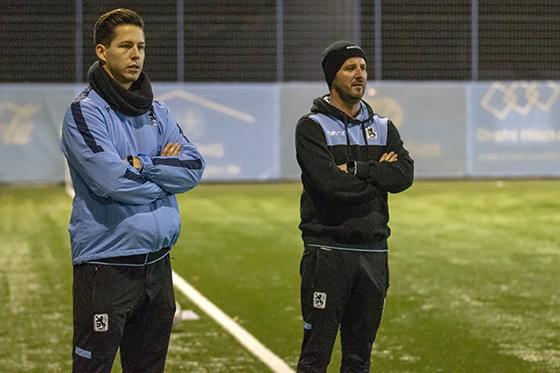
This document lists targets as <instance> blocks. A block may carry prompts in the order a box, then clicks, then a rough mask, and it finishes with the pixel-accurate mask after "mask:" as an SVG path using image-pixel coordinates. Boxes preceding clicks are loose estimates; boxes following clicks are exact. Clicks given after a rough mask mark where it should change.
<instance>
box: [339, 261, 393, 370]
mask: <svg viewBox="0 0 560 373" xmlns="http://www.w3.org/2000/svg"><path fill="white" fill-rule="evenodd" d="M357 259H358V260H357V263H356V265H357V266H358V268H359V272H358V273H357V274H356V278H355V283H354V288H353V289H352V294H351V296H350V298H351V300H350V301H349V303H348V308H347V309H346V310H345V313H344V316H343V319H342V322H341V328H340V331H341V344H342V364H341V368H340V372H341V373H365V372H369V370H370V361H371V349H372V346H373V341H374V340H375V336H376V334H377V330H378V329H379V325H380V323H381V316H382V313H383V307H384V304H385V297H386V294H387V287H388V284H389V277H388V276H389V273H388V266H387V253H360V254H359V256H358V257H357Z"/></svg>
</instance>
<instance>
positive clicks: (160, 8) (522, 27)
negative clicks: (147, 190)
mask: <svg viewBox="0 0 560 373" xmlns="http://www.w3.org/2000/svg"><path fill="white" fill-rule="evenodd" d="M1 5H2V12H0V58H1V60H2V63H1V64H0V82H76V81H77V82H80V81H83V80H85V77H86V76H87V75H86V74H87V70H88V68H89V66H90V65H91V63H92V62H94V61H95V55H94V46H93V41H92V30H93V25H94V23H95V20H96V19H97V17H98V16H99V15H101V14H102V13H104V12H106V11H108V10H110V9H112V8H114V6H115V2H114V1H111V0H96V1H93V0H76V1H74V2H68V1H63V0H49V1H30V0H27V1H23V0H2V1H1ZM119 6H120V7H128V8H131V9H134V10H136V11H137V12H139V13H140V14H141V15H142V16H143V18H144V21H145V24H146V27H145V31H146V41H147V47H148V49H147V57H146V65H145V66H146V70H147V72H148V74H149V75H150V77H151V78H152V80H154V81H164V82H165V81H169V82H172V81H187V82H213V81H219V82H273V81H314V80H321V79H322V72H321V69H320V59H321V52H322V50H323V49H324V48H325V47H326V46H327V45H329V44H330V43H332V42H334V41H336V40H340V39H346V40H353V41H356V42H358V43H361V44H362V46H363V47H364V49H365V50H366V52H367V53H368V57H369V58H368V62H369V66H370V78H376V79H384V80H470V79H481V80H510V79H511V80H513V79H538V80H547V79H558V78H559V75H560V70H559V69H557V68H556V65H557V64H558V62H557V61H558V60H559V57H560V37H558V36H559V35H560V3H558V1H556V0H535V1H531V2H526V1H521V0H512V1H508V2H503V1H499V0H487V1H483V2H482V1H481V2H480V3H479V1H478V0H472V1H469V0H449V1H445V2H434V1H428V0H417V1H412V0H392V1H381V0H361V1H360V0H332V1H328V2H327V1H321V0H308V1H295V0H276V1H275V0H255V1H251V2H247V1H244V0H227V1H215V0H209V1H208V0H207V1H202V0H192V1H185V0H178V1H168V0H167V1H166V0H163V1H158V2H154V1H152V0H135V1H120V2H119ZM473 10H474V11H473ZM374 72H375V74H374Z"/></svg>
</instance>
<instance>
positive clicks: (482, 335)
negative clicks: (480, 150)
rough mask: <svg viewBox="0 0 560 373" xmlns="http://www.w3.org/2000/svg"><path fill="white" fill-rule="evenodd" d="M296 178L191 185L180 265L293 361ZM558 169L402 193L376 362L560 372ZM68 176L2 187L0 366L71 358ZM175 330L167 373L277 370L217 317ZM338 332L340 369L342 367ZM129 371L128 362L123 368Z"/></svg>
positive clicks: (395, 212) (408, 367) (385, 366)
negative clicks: (545, 174) (55, 182)
mask: <svg viewBox="0 0 560 373" xmlns="http://www.w3.org/2000/svg"><path fill="white" fill-rule="evenodd" d="M300 190H301V187H300V185H299V184H298V183H293V184H254V185H240V184H234V185H201V186H199V187H198V188H197V189H195V190H194V191H192V192H189V193H187V194H186V195H182V196H181V197H180V204H181V209H182V214H183V231H182V235H181V239H180V241H179V243H178V244H177V246H176V247H175V248H174V249H173V252H172V257H173V266H174V269H175V271H176V272H178V273H179V274H180V275H182V276H183V277H184V278H185V279H186V280H187V281H189V282H190V283H191V284H192V285H194V286H195V287H196V288H197V289H198V290H200V291H201V292H202V293H203V294H204V295H205V296H207V297H208V298H209V299H210V300H212V301H213V302H214V303H215V304H216V305H217V306H219V307H220V308H222V310H224V311H225V312H226V313H228V314H229V315H230V316H232V317H234V318H235V319H236V320H237V321H238V322H239V323H240V324H241V325H242V326H243V327H245V328H246V329H247V330H248V331H249V332H251V333H252V334H253V335H254V336H255V337H257V338H258V339H259V340H260V341H261V342H263V344H265V345H266V346H267V347H269V348H270V349H271V350H272V351H273V352H275V353H276V354H277V355H278V356H280V357H281V358H283V359H284V360H285V361H286V362H287V363H288V364H290V365H292V366H295V363H296V361H297V357H298V353H299V346H300V340H301V334H302V325H301V317H300V312H299V295H298V291H299V290H298V288H299V274H298V268H299V259H300V255H301V251H302V244H301V240H300V237H299V231H298V230H297V223H298V213H299V192H300ZM559 196H560V181H558V180H556V181H505V182H495V181H480V182H451V181H446V182H417V183H415V185H414V186H413V187H412V189H410V190H408V191H406V192H404V193H401V194H400V195H394V196H391V197H390V204H391V223H390V225H391V228H392V230H393V236H392V238H391V240H390V252H391V254H390V265H391V287H390V290H389V298H388V301H387V306H386V310H385V314H384V318H383V322H382V325H381V328H380V330H379V333H378V338H377V340H376V343H375V345H374V351H373V358H372V360H373V366H372V371H373V372H556V371H560V291H558V285H557V284H558V280H559V277H560V276H559V275H560V213H559V211H560V199H559V198H558V197H559ZM69 213H70V199H69V198H68V197H67V196H66V195H65V194H64V189H63V188H62V187H40V188H39V187H37V188H14V187H0V317H1V321H2V322H0V367H1V368H0V370H1V371H5V372H67V371H70V359H71V322H72V320H71V265H70V248H69V240H68V234H67V230H66V226H67V223H68V218H69ZM177 297H178V300H179V302H180V303H181V306H182V307H183V308H184V309H185V308H187V309H189V308H190V309H194V310H195V311H197V312H198V313H199V314H200V315H201V316H202V318H201V320H199V321H192V322H184V323H182V324H181V325H180V326H179V327H178V329H177V330H176V332H175V333H173V335H172V339H171V344H170V352H169V356H168V364H167V371H169V372H195V373H199V372H200V373H203V372H212V373H214V372H218V373H219V372H240V373H241V372H243V373H245V372H266V371H267V369H266V367H265V366H264V365H263V364H262V363H261V362H259V361H258V360H257V359H256V358H254V357H253V356H252V355H251V354H250V353H248V352H247V351H246V350H244V349H243V348H242V347H241V346H240V345H239V344H238V343H237V342H236V341H235V340H234V339H233V337H231V336H229V335H228V334H227V333H226V332H225V331H223V330H222V329H221V327H220V326H218V325H217V324H215V323H214V322H213V321H212V320H211V319H209V318H208V317H207V316H205V315H204V314H202V313H201V311H200V310H197V309H196V307H194V306H193V305H192V304H190V303H189V301H188V300H187V299H185V298H184V297H183V296H182V295H180V294H178V293H177ZM339 360H340V355H339V352H338V346H337V347H336V350H335V353H334V355H333V361H332V363H331V366H330V369H329V372H330V373H334V372H336V371H338V364H339ZM115 371H118V364H117V367H116V368H115Z"/></svg>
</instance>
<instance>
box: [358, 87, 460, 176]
mask: <svg viewBox="0 0 560 373" xmlns="http://www.w3.org/2000/svg"><path fill="white" fill-rule="evenodd" d="M364 99H365V100H366V101H367V102H368V103H369V104H370V105H371V106H372V107H373V108H374V110H375V111H376V112H377V113H378V114H379V115H381V116H386V117H388V118H389V119H391V121H392V122H393V123H394V124H395V126H396V127H397V128H398V130H399V133H400V135H401V138H402V140H403V141H404V145H405V148H406V149H407V150H408V151H409V152H410V154H411V156H412V158H413V159H414V174H415V176H416V177H438V178H439V177H445V178H446V177H464V176H465V174H466V169H465V126H466V125H465V88H464V85H463V84H456V83H445V82H435V83H418V82H411V83H403V82H395V83H381V84H378V83H375V82H371V83H370V84H369V88H368V90H367V93H366V95H365V96H364Z"/></svg>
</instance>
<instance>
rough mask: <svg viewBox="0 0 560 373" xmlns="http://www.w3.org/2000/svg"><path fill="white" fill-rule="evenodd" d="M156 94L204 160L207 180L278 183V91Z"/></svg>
mask: <svg viewBox="0 0 560 373" xmlns="http://www.w3.org/2000/svg"><path fill="white" fill-rule="evenodd" d="M155 94H156V98H157V99H159V100H162V101H164V102H165V103H166V104H167V105H168V106H169V109H170V111H171V113H172V115H173V116H174V117H175V120H177V122H178V123H179V125H180V126H181V128H182V129H183V132H184V133H185V135H186V136H187V137H188V138H189V140H190V141H192V142H193V143H194V144H196V146H197V147H198V149H199V151H200V152H201V154H202V155H203V157H204V159H205V160H206V170H205V172H204V177H203V180H267V179H277V178H279V177H280V167H279V155H278V142H279V141H278V136H279V134H278V105H277V102H278V93H277V89H276V87H275V86H273V85H271V84H268V85H264V84H251V85H248V84H246V85H243V84H228V85H224V84H222V85H220V84H198V85H197V84H192V85H191V84H182V85H176V84H167V85H166V84H158V85H156V86H155Z"/></svg>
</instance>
